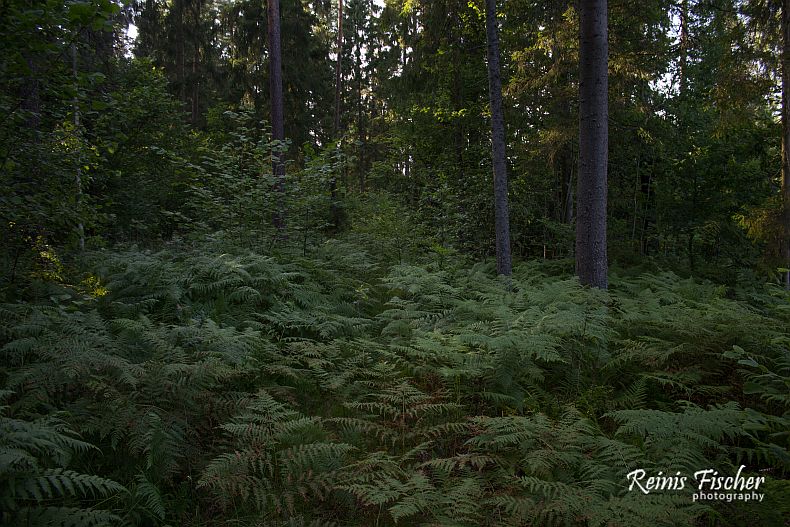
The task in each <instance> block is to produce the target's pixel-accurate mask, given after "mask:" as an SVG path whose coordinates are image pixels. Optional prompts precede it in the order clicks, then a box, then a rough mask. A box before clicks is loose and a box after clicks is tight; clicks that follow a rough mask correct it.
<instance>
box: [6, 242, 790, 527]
mask: <svg viewBox="0 0 790 527" xmlns="http://www.w3.org/2000/svg"><path fill="white" fill-rule="evenodd" d="M221 245H222V244H221V243H214V244H213V245H211V244H208V247H209V248H210V249H211V250H209V249H207V248H206V246H203V247H196V248H190V247H189V246H188V245H187V244H183V246H171V247H169V248H166V249H164V250H162V251H160V252H150V251H149V252H147V251H142V250H139V249H136V248H128V249H126V250H115V251H105V252H97V253H94V254H91V255H90V258H88V260H89V261H90V262H91V264H90V265H89V266H88V268H87V269H86V270H85V273H86V277H87V279H86V280H84V281H82V282H81V283H80V285H76V286H65V285H60V286H54V285H52V284H50V285H49V286H48V287H49V289H48V291H47V294H44V295H40V296H39V301H38V302H35V303H31V302H28V303H9V304H4V305H1V306H0V321H1V324H0V327H1V328H2V329H0V344H2V351H1V352H0V353H1V354H2V369H0V380H2V387H3V390H4V391H3V392H2V398H3V399H2V400H3V405H4V406H3V407H2V417H0V430H2V434H0V487H2V493H1V495H2V498H0V500H1V501H2V511H3V512H2V513H1V514H2V516H1V517H2V524H3V525H193V526H210V525H248V526H263V525H266V526H280V525H281V526H308V525H309V526H320V525H337V526H345V525H360V526H371V525H380V526H386V525H442V526H451V525H457V526H487V525H489V526H495V525H497V526H498V525H503V526H507V525H513V526H519V525H579V526H624V527H625V526H640V525H667V526H669V525H744V526H746V525H758V524H759V525H768V526H770V525H783V524H785V522H787V521H788V518H789V517H790V516H788V515H789V514H790V508H788V504H790V486H789V485H788V481H787V474H788V470H790V456H788V449H789V447H790V432H788V431H789V430H790V413H788V412H789V411H790V395H788V394H790V335H789V334H788V328H789V327H790V308H789V307H788V306H790V304H789V303H788V300H789V299H788V296H787V294H786V293H785V292H783V291H781V290H778V289H770V288H757V289H753V290H749V291H746V290H738V291H732V290H727V289H725V288H723V287H719V286H716V285H714V284H709V283H700V282H696V281H694V280H692V279H681V278H679V277H678V276H676V275H674V274H672V273H669V272H664V273H653V274H644V275H638V276H629V277H616V276H615V277H613V278H612V281H611V282H612V285H611V289H610V291H609V292H601V291H591V290H586V289H584V288H582V287H580V286H579V284H578V283H577V281H576V280H575V279H573V278H571V277H570V276H566V275H563V274H562V273H558V272H557V271H556V269H554V268H553V267H552V266H551V265H550V264H545V265H544V264H540V263H531V264H522V265H520V266H517V268H516V270H515V274H514V277H513V280H512V283H510V284H504V283H503V282H501V281H499V280H498V279H495V278H493V272H492V269H491V268H490V266H487V265H468V264H465V263H464V262H462V261H461V260H460V259H458V258H455V257H453V256H452V255H450V256H448V255H446V254H440V252H437V254H435V255H434V258H433V259H432V260H428V261H424V262H422V264H421V265H408V264H403V263H400V264H397V265H393V266H388V265H386V263H385V262H383V261H380V260H376V259H375V258H374V257H373V256H371V253H370V252H368V251H366V250H365V249H364V248H363V247H361V246H358V245H356V244H354V243H353V242H349V241H345V242H341V241H332V242H327V243H325V244H323V245H322V246H320V247H317V248H315V249H314V250H311V251H310V253H309V254H308V253H301V252H300V253H298V254H288V255H282V256H263V255H261V254H255V253H251V252H249V251H246V250H242V249H238V248H233V247H230V248H228V247H227V246H226V247H223V250H214V247H215V246H221ZM394 249H395V248H394V247H393V248H392V250H394ZM397 260H398V261H400V260H401V255H400V254H398V258H397ZM741 465H745V466H746V469H745V471H746V472H747V473H749V474H752V475H760V476H763V477H765V478H766V483H765V485H764V488H763V490H762V492H764V493H765V497H764V500H763V501H762V502H760V503H757V502H746V503H744V502H726V501H696V502H695V501H693V500H692V496H691V491H690V490H689V489H687V490H685V491H682V492H681V491H663V492H661V491H658V492H655V493H651V494H650V495H644V494H643V493H641V492H638V491H633V490H632V491H629V489H628V481H627V479H626V474H627V473H629V472H631V471H633V470H636V469H644V470H645V471H647V472H648V473H651V474H656V473H658V472H659V471H662V472H663V473H664V474H675V473H676V472H682V473H684V474H693V473H694V472H695V471H697V470H702V469H705V468H715V469H716V470H718V471H719V472H720V473H722V474H734V473H735V472H736V471H737V470H738V468H739V467H740V466H741Z"/></svg>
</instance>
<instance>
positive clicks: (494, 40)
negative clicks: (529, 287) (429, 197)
mask: <svg viewBox="0 0 790 527" xmlns="http://www.w3.org/2000/svg"><path fill="white" fill-rule="evenodd" d="M788 1H790V0H788ZM486 41H487V42H488V90H489V92H490V99H491V158H492V162H493V165H494V230H495V231H496V271H497V274H500V275H505V276H510V275H511V274H512V273H513V269H512V267H513V265H512V261H511V256H510V215H509V213H508V200H507V160H506V158H505V117H504V115H503V112H502V78H501V76H500V71H499V70H500V67H499V31H498V29H497V19H496V0H486Z"/></svg>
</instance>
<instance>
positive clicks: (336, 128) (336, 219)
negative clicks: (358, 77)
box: [329, 0, 343, 231]
mask: <svg viewBox="0 0 790 527" xmlns="http://www.w3.org/2000/svg"><path fill="white" fill-rule="evenodd" d="M342 66H343V0H337V61H336V62H335V118H334V121H333V123H332V132H333V136H334V138H335V141H338V144H337V147H336V148H337V149H338V150H339V149H340V143H339V141H340V108H341V105H342V101H341V95H342V93H343V90H342V83H343V68H342ZM329 196H330V199H331V203H330V205H329V215H330V220H331V223H332V228H333V229H334V230H335V231H337V230H338V229H339V228H340V207H339V206H338V203H337V174H334V173H333V174H332V178H331V179H330V180H329Z"/></svg>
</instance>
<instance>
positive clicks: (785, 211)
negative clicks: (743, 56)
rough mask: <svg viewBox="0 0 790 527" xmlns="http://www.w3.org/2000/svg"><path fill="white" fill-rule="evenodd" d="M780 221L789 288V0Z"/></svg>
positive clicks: (788, 8)
mask: <svg viewBox="0 0 790 527" xmlns="http://www.w3.org/2000/svg"><path fill="white" fill-rule="evenodd" d="M782 223H783V225H782V226H783V230H784V243H783V245H784V263H785V267H786V268H787V269H788V271H786V272H785V288H786V289H790V0H784V2H783V3H782Z"/></svg>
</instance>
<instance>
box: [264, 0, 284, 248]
mask: <svg viewBox="0 0 790 527" xmlns="http://www.w3.org/2000/svg"><path fill="white" fill-rule="evenodd" d="M268 15H269V20H268V22H269V96H270V99H271V119H272V140H274V141H276V142H277V143H278V144H277V145H276V146H275V150H274V152H273V153H272V169H273V171H274V178H275V183H274V185H275V192H276V193H277V209H276V211H275V214H274V226H275V228H276V229H277V233H278V235H279V236H281V237H283V236H285V125H284V121H283V76H282V53H281V50H280V0H269V2H268Z"/></svg>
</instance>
